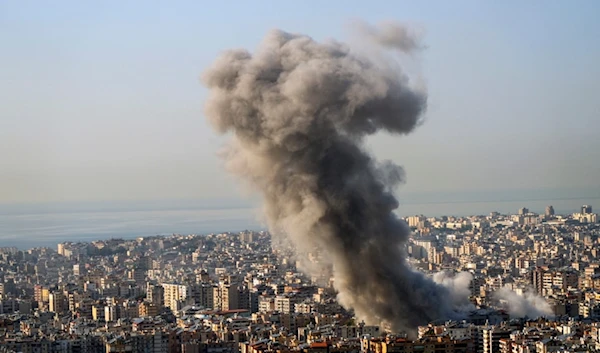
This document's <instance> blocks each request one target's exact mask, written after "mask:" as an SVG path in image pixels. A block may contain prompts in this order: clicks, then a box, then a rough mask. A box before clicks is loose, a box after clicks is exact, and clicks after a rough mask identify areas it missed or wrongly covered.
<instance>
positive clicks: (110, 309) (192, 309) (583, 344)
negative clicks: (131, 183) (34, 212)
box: [0, 205, 600, 353]
mask: <svg viewBox="0 0 600 353" xmlns="http://www.w3.org/2000/svg"><path fill="white" fill-rule="evenodd" d="M405 221H406V223H408V225H409V226H410V227H411V229H412V230H413V232H412V236H411V239H410V241H409V243H408V246H407V249H406V251H407V253H408V254H409V260H410V262H411V264H412V266H413V267H414V268H416V269H418V270H420V271H422V272H424V273H427V274H429V275H432V276H433V278H434V279H436V278H437V279H438V280H439V279H440V278H442V282H443V281H444V280H449V281H450V282H452V281H454V280H456V281H455V285H458V284H457V283H458V282H459V278H462V279H464V278H466V279H467V282H466V283H464V288H463V289H465V290H466V292H465V293H464V295H465V296H468V297H469V301H470V303H471V306H470V307H469V308H468V309H467V315H466V316H465V318H464V319H463V320H456V321H445V322H432V323H430V324H429V325H426V326H421V327H419V328H418V332H414V333H413V332H390V331H389V329H388V328H387V327H385V325H381V326H380V325H373V324H366V323H364V322H363V321H361V320H359V318H357V317H355V316H354V315H353V313H352V312H351V311H348V310H345V309H344V308H343V307H341V306H340V305H339V304H338V303H337V300H336V292H335V289H334V288H333V281H334V279H333V277H332V276H331V275H330V274H327V273H324V274H323V275H322V276H320V277H307V276H305V275H304V274H302V273H301V272H300V270H299V269H298V268H297V267H298V266H297V264H296V261H295V260H293V256H292V251H291V249H288V248H286V247H285V246H283V245H276V244H273V246H272V243H271V236H270V234H269V233H267V232H253V231H245V232H240V233H222V234H206V235H172V236H150V237H144V238H137V239H110V240H98V241H94V242H91V243H73V242H67V243H60V244H58V246H57V248H56V249H50V248H33V249H29V250H27V251H22V250H19V249H17V248H8V247H4V248H0V351H1V352H31V353H38V352H39V353H50V352H65V353H67V352H68V353H75V352H88V353H92V352H93V353H110V352H156V353H158V352H182V353H189V352H206V353H225V352H240V353H266V352H292V351H301V352H311V353H325V352H365V353H366V352H373V353H387V352H390V353H391V352H398V353H400V352H484V353H490V352H503V353H509V352H510V353H512V352H540V353H541V352H590V351H594V350H598V349H600V261H599V254H598V242H599V240H598V236H599V235H600V225H599V224H598V219H597V214H595V213H593V212H592V207H591V206H588V205H584V206H583V207H582V208H581V210H580V211H579V212H576V213H573V214H571V215H556V214H554V210H553V207H552V206H548V207H547V208H546V210H545V213H544V214H541V215H540V214H536V213H533V212H529V210H528V209H526V208H522V209H520V210H518V212H517V214H514V215H503V214H499V213H496V212H493V213H491V214H489V215H488V216H470V217H437V218H428V217H426V216H422V215H417V216H411V217H407V218H405ZM323 253H324V252H322V253H321V255H319V254H315V258H317V257H318V256H322V255H323ZM325 255H326V254H325ZM314 261H318V259H315V260H314ZM440 274H442V275H440ZM459 293H461V292H460V291H459ZM501 293H503V294H502V295H501ZM536 298H537V300H538V302H537V304H535V299H536ZM542 298H543V299H542ZM526 299H527V300H526ZM529 299H533V300H529ZM540 300H541V301H540ZM531 303H534V304H535V305H533V306H536V307H532V306H531V305H532V304H531Z"/></svg>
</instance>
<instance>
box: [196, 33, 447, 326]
mask: <svg viewBox="0 0 600 353" xmlns="http://www.w3.org/2000/svg"><path fill="white" fill-rule="evenodd" d="M368 29H369V35H370V36H371V37H372V38H373V39H374V40H375V41H376V42H377V43H379V44H382V45H383V47H382V51H383V50H384V48H385V47H389V46H392V47H393V48H395V49H400V50H403V51H409V50H412V49H414V48H416V47H417V45H416V43H415V42H414V38H412V37H410V36H409V35H408V33H409V32H407V31H406V29H405V28H404V27H402V26H399V25H395V26H391V27H390V26H388V27H385V30H380V29H378V28H374V27H369V28H368ZM388 49H389V48H388ZM378 54H382V53H378ZM397 66H398V65H385V64H382V63H381V61H380V60H369V59H368V58H367V57H363V56H359V55H357V54H353V53H352V52H351V51H350V49H349V48H348V47H347V46H346V45H344V44H341V43H339V42H335V41H330V42H326V43H321V42H317V41H315V40H313V39H311V38H310V37H307V36H304V35H297V34H291V33H286V32H283V31H279V30H276V31H272V32H270V33H269V34H268V35H267V37H266V38H265V39H264V41H263V42H262V44H261V45H260V46H259V48H258V50H257V51H256V52H254V53H250V52H248V51H246V50H231V51H228V52H225V53H224V54H222V55H221V57H219V58H218V59H217V60H216V61H215V63H214V65H213V66H212V67H211V68H210V69H209V70H207V71H206V72H205V74H204V77H203V82H204V83H205V85H206V86H207V87H208V88H209V91H210V95H209V98H208V100H207V102H206V105H205V113H206V116H207V117H208V119H209V120H210V122H211V123H212V124H213V125H214V127H215V128H216V130H218V131H219V132H221V133H227V132H229V133H231V135H232V144H231V146H230V147H229V150H228V152H227V155H226V159H227V165H228V168H229V169H230V170H231V171H232V172H233V173H235V174H236V175H238V176H240V177H242V178H243V179H245V180H246V181H248V182H249V184H250V185H251V186H252V187H253V188H255V189H256V190H258V191H260V193H261V194H262V197H263V199H264V207H265V215H266V218H267V221H268V224H269V228H270V230H271V232H272V233H273V235H274V236H277V237H286V238H287V240H288V241H289V242H290V243H291V244H292V245H293V246H294V248H295V249H296V251H297V255H298V258H299V259H300V260H302V259H306V258H307V256H306V255H307V254H309V253H310V254H314V253H320V254H321V255H322V256H321V258H320V262H319V264H320V265H319V266H322V267H323V268H324V267H331V268H332V269H333V270H332V271H333V276H334V285H335V288H336V289H337V291H338V293H339V294H338V300H339V301H340V303H341V304H342V305H343V306H345V307H346V308H350V309H353V310H354V312H355V314H356V315H357V316H358V317H359V318H361V319H363V320H365V321H366V322H367V323H369V324H379V323H382V322H383V323H387V324H389V325H391V327H392V328H393V329H395V330H402V329H411V328H415V327H416V326H418V325H422V324H426V323H427V322H430V321H433V320H438V319H448V318H451V317H453V314H454V312H453V308H452V305H451V303H449V301H448V299H447V296H448V290H447V289H446V288H445V287H444V286H442V285H439V284H437V283H435V282H434V281H432V280H430V279H428V278H427V277H425V276H424V275H422V274H420V273H417V272H416V271H413V270H412V269H411V268H410V266H409V264H408V263H407V261H406V254H405V244H406V242H407V239H408V236H409V228H408V227H407V225H406V224H405V223H403V222H402V221H401V220H399V219H398V218H397V217H396V216H395V214H394V213H393V210H394V209H396V208H397V207H398V202H397V200H396V199H395V198H394V196H393V194H392V191H393V190H394V188H395V186H396V185H397V184H398V183H400V182H402V181H403V177H404V173H403V170H402V169H401V168H400V167H399V166H396V165H394V164H393V163H392V162H389V161H386V162H383V163H379V162H377V161H375V160H374V159H373V158H372V157H371V156H370V155H369V154H368V153H367V152H365V150H364V148H363V139H364V137H365V136H367V135H371V134H374V133H376V132H378V131H381V130H383V131H387V132H389V133H392V134H408V133H410V132H411V131H413V129H414V128H415V127H417V126H418V125H419V123H420V121H421V114H422V113H423V111H424V110H425V108H426V102H427V97H426V94H425V93H423V92H420V91H418V90H416V89H414V88H412V87H411V84H410V82H409V79H408V77H407V76H406V75H405V74H404V73H403V72H401V71H400V70H399V69H398V67H397ZM309 262H310V261H304V265H305V267H304V269H305V270H306V271H309V273H318V271H317V269H315V268H314V264H313V265H312V266H310V263H309Z"/></svg>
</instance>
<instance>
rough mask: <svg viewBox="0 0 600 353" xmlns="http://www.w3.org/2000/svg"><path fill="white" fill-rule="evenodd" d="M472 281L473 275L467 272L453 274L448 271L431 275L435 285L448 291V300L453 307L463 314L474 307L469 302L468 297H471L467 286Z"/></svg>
mask: <svg viewBox="0 0 600 353" xmlns="http://www.w3.org/2000/svg"><path fill="white" fill-rule="evenodd" d="M472 280H473V275H472V274H471V273H469V272H459V273H456V274H453V273H452V272H450V271H442V272H437V273H435V274H434V275H433V281H434V282H435V283H438V284H440V285H442V286H444V287H445V288H447V289H448V294H449V299H450V300H451V302H452V304H453V306H454V307H455V308H458V309H459V310H460V311H465V312H466V311H469V310H473V309H475V306H474V305H473V304H472V303H471V302H470V301H469V296H470V295H471V289H470V288H469V285H470V284H471V281H472Z"/></svg>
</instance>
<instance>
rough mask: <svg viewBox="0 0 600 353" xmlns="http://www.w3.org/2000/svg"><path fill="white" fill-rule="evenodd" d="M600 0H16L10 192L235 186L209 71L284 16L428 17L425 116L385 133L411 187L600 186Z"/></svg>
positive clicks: (49, 197)
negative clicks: (209, 94) (208, 87)
mask: <svg viewBox="0 0 600 353" xmlns="http://www.w3.org/2000/svg"><path fill="white" fill-rule="evenodd" d="M599 15H600V2H598V1H595V0H591V1H584V0H577V1H445V0H444V1H425V2H421V1H372V0H371V1H348V0H344V1H218V2H217V1H214V2H208V1H173V2H167V1H163V2H152V1H103V2H100V1H97V2H88V1H55V2H48V1H3V2H0V46H1V47H0V117H1V118H0V203H13V202H55V201H81V200H86V201H92V200H141V199H164V198H169V199H174V198H218V197H227V198H230V197H236V195H237V194H238V193H239V188H237V187H236V186H235V185H236V184H235V183H234V182H233V181H232V180H231V179H230V178H229V177H228V176H226V174H225V173H224V172H223V171H222V169H221V167H220V160H219V159H218V158H217V157H216V156H215V154H216V152H217V151H218V150H219V149H220V148H221V146H222V144H223V139H222V138H219V137H217V136H216V135H215V134H214V133H213V131H212V130H211V129H210V128H209V127H208V126H207V124H206V122H205V120H204V117H203V115H202V104H203V101H204V98H205V95H206V91H205V89H204V88H203V87H202V86H201V84H200V83H199V79H198V78H199V76H200V74H201V72H202V71H203V70H204V68H205V67H206V66H207V65H209V64H210V63H211V62H212V61H213V59H214V58H215V57H216V56H217V55H218V53H219V52H221V51H223V50H226V49H228V48H235V47H246V48H250V49H252V48H254V47H256V45H257V44H258V43H259V42H260V40H261V38H262V37H263V35H264V34H265V33H266V32H267V31H268V30H269V29H272V28H281V29H284V30H287V31H291V32H301V33H306V34H308V35H311V36H313V37H315V38H317V39H326V38H329V37H334V38H337V39H341V40H343V39H345V38H348V34H347V32H346V29H347V24H348V22H349V21H350V20H352V19H356V18H362V19H364V20H366V21H369V22H372V23H374V22H378V21H380V20H389V19H393V20H399V21H403V22H408V23H411V24H413V25H415V26H417V27H419V28H422V29H423V30H424V31H425V37H424V38H425V44H426V45H427V47H428V49H427V50H426V51H424V52H423V53H422V54H421V57H422V61H421V64H420V66H421V72H422V75H423V76H424V77H425V79H426V81H427V86H428V88H429V92H430V100H429V110H428V113H427V116H426V118H427V121H426V123H425V125H423V126H422V127H421V128H419V129H418V130H417V131H416V132H415V133H414V134H413V135H411V136H409V137H404V138H400V139H398V138H391V137H388V136H377V137H375V138H373V139H371V140H370V148H371V149H372V151H373V152H374V153H375V154H376V155H377V156H378V157H380V158H389V159H393V160H395V161H397V162H398V163H400V164H402V165H403V166H404V167H405V168H406V171H407V177H408V182H407V184H406V185H405V186H404V187H403V189H402V190H403V191H405V192H412V191H463V190H465V191H477V190H503V189H531V188H566V187H597V186H599V184H600V163H599V162H600V138H599V137H598V123H599V122H600V119H599V118H600V97H599V95H600V68H599V65H598V63H600V22H599V21H598V16H599Z"/></svg>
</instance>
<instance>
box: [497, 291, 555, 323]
mask: <svg viewBox="0 0 600 353" xmlns="http://www.w3.org/2000/svg"><path fill="white" fill-rule="evenodd" d="M493 295H494V298H496V299H498V300H500V301H502V302H504V303H505V305H506V307H507V309H508V313H509V314H510V316H512V317H528V318H530V319H537V318H539V317H550V316H552V315H553V313H552V308H551V307H550V304H548V302H547V301H546V299H544V298H543V297H541V296H539V295H537V294H535V293H533V292H526V293H524V294H523V295H519V294H517V293H516V292H514V291H513V290H511V289H510V288H508V287H502V288H500V289H499V290H497V291H495V292H494V294H493Z"/></svg>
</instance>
